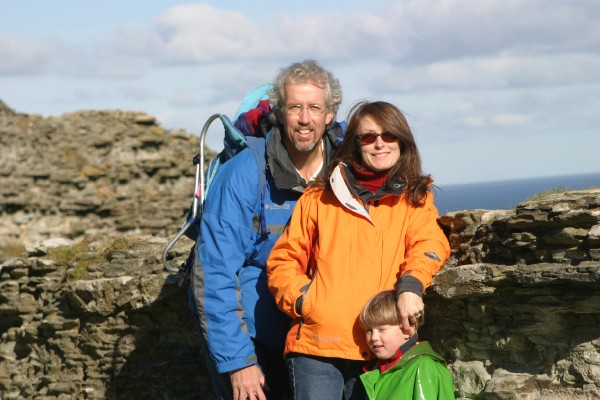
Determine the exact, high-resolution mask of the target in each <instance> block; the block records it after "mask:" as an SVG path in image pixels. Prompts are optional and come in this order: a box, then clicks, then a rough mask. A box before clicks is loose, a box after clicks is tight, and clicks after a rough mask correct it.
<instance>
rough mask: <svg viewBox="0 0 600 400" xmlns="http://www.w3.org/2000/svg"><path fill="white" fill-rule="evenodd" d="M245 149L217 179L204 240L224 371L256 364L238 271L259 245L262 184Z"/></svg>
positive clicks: (211, 326) (214, 338)
mask: <svg viewBox="0 0 600 400" xmlns="http://www.w3.org/2000/svg"><path fill="white" fill-rule="evenodd" d="M244 153H246V154H243V153H241V154H239V155H238V156H236V157H235V158H234V159H232V160H230V161H228V162H227V163H225V164H223V165H222V166H221V169H220V170H219V172H218V173H217V176H216V177H215V179H214V181H213V182H212V184H211V189H210V194H209V198H207V199H206V201H205V208H204V212H203V215H202V221H201V225H200V237H199V239H198V251H199V255H198V256H199V260H200V263H201V265H202V268H203V270H204V295H203V299H202V300H203V304H204V313H205V317H206V331H207V336H208V346H209V351H210V356H211V358H212V359H213V360H214V362H215V363H216V366H217V369H218V371H219V372H220V373H227V372H230V371H234V370H239V369H241V368H244V367H248V366H250V365H253V364H255V363H256V355H255V353H254V346H253V344H252V340H251V337H250V335H249V333H248V332H247V330H245V329H244V328H245V325H244V323H243V320H242V319H241V315H239V314H238V310H239V308H240V305H239V301H238V296H239V284H238V278H237V275H238V273H239V271H240V269H241V268H242V267H243V265H244V263H245V261H246V259H247V258H248V256H249V252H250V248H251V243H253V238H254V234H255V233H254V231H253V229H252V215H253V207H254V206H255V202H256V198H257V195H256V191H257V185H258V182H257V179H258V178H257V176H258V168H257V166H256V162H254V160H253V159H252V155H251V154H249V152H244Z"/></svg>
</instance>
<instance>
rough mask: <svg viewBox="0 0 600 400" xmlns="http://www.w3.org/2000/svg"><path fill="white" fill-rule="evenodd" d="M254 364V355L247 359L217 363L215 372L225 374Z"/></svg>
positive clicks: (255, 360)
mask: <svg viewBox="0 0 600 400" xmlns="http://www.w3.org/2000/svg"><path fill="white" fill-rule="evenodd" d="M256 362H257V359H256V355H252V356H251V357H248V358H247V359H243V358H237V359H235V360H231V361H225V362H221V363H217V365H216V366H217V370H218V371H219V373H220V374H226V373H228V372H231V371H235V370H238V369H241V368H246V367H249V366H251V365H254V364H256Z"/></svg>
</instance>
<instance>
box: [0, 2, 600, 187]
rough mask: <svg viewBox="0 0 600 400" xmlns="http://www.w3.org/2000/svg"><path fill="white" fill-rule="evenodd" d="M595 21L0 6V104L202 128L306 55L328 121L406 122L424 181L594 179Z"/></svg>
mask: <svg viewBox="0 0 600 400" xmlns="http://www.w3.org/2000/svg"><path fill="white" fill-rule="evenodd" d="M599 21H600V0H502V1H500V0H370V1H363V0H356V1H346V0H329V1H323V0H320V1H314V0H305V1H303V2H301V3H295V2H288V1H281V0H278V1H275V0H255V1H248V0H225V1H223V0H220V1H216V0H214V1H204V2H186V3H183V2H178V1H166V0H119V1H114V0H104V1H102V2H100V1H97V2H83V1H76V0H70V1H67V0H53V1H47V0H27V1H14V0H0V99H1V100H2V101H4V102H5V103H6V104H7V105H8V106H9V107H11V108H12V109H14V110H15V111H17V112H21V113H26V114H41V115H43V116H60V115H61V114H63V113H67V112H74V111H79V110H106V109H121V110H126V111H142V112H146V113H148V114H150V115H152V116H154V117H156V118H157V120H158V122H159V124H160V125H161V126H162V127H163V128H166V129H185V130H187V131H189V132H191V133H194V134H199V133H200V131H201V130H202V127H203V125H204V123H205V121H206V120H207V119H208V118H209V117H210V116H211V115H213V114H215V113H223V114H226V115H228V116H230V117H233V116H234V114H235V111H236V110H237V106H238V105H239V103H240V101H241V99H242V98H243V97H244V95H245V94H246V93H247V92H248V91H249V90H251V89H252V88H254V87H256V86H258V85H261V84H263V83H268V82H271V81H272V79H273V77H274V76H275V75H276V74H277V72H278V71H279V69H280V68H282V67H285V66H287V65H289V64H291V63H292V62H295V61H301V60H304V59H308V58H310V59H316V60H317V61H318V62H319V63H320V64H321V65H323V66H324V67H325V68H327V69H328V70H330V71H331V72H332V73H333V74H334V75H335V76H336V77H337V78H338V79H339V80H340V82H341V84H342V88H343V96H344V101H343V103H342V105H341V106H340V109H339V111H338V115H337V118H338V120H343V119H345V118H346V114H347V111H348V110H349V109H350V107H351V106H352V105H353V104H355V103H356V102H357V101H360V100H372V101H373V100H385V101H389V102H391V103H393V104H395V105H397V106H398V107H399V108H400V109H401V110H402V111H403V112H404V113H405V114H406V116H407V119H408V121H409V124H410V125H411V127H412V130H413V134H414V135H415V138H416V141H417V145H418V146H419V150H420V153H421V157H422V160H423V169H424V172H425V173H428V174H432V176H433V177H434V180H435V183H436V185H441V186H443V185H448V184H458V183H474V182H488V181H501V180H512V179H524V178H534V177H546V176H560V175H580V174H588V173H597V172H600V156H599V155H598V154H599V153H600V150H599V149H600V128H599V127H600V22H599ZM221 131H222V130H221V129H218V128H217V127H216V126H215V127H214V128H211V130H210V131H209V134H208V136H207V145H208V146H209V147H211V148H213V149H215V150H219V149H220V148H221V147H222V145H221V143H222V132H221ZM0 151H1V150H0ZM192 156H193V154H190V159H191V157H192Z"/></svg>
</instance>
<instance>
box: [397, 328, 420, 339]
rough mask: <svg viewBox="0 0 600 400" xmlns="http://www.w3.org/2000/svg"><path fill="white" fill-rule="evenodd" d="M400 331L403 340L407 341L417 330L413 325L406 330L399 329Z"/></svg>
mask: <svg viewBox="0 0 600 400" xmlns="http://www.w3.org/2000/svg"><path fill="white" fill-rule="evenodd" d="M400 330H401V331H402V335H403V336H404V340H408V339H410V337H411V336H412V335H414V334H415V332H416V331H417V328H416V327H415V326H414V325H411V326H410V328H408V329H404V328H402V327H400Z"/></svg>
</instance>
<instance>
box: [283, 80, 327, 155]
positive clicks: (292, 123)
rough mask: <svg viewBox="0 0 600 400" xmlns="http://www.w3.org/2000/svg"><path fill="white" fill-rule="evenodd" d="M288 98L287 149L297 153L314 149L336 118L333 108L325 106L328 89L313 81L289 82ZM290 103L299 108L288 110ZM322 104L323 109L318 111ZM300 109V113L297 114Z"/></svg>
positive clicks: (286, 92)
mask: <svg viewBox="0 0 600 400" xmlns="http://www.w3.org/2000/svg"><path fill="white" fill-rule="evenodd" d="M285 99H286V102H285V104H284V107H283V115H284V121H285V122H284V125H285V133H286V142H287V143H286V148H287V149H288V151H294V150H293V149H295V151H298V152H311V151H312V150H314V149H315V147H316V145H317V144H318V143H319V142H320V140H321V138H322V137H323V134H324V133H325V127H326V126H327V124H328V123H329V122H331V119H332V118H333V111H331V110H328V109H326V108H325V89H323V88H320V87H318V86H315V85H313V84H312V83H293V84H288V85H286V86H285ZM290 106H298V107H295V109H296V111H290V112H288V110H289V109H290ZM319 107H320V108H321V109H322V110H323V109H324V112H322V113H320V114H319V113H318V108H319ZM293 108H294V107H293ZM311 109H312V110H311ZM298 110H299V114H297V115H295V114H296V113H297V111H298ZM315 111H316V112H315ZM314 114H318V115H314Z"/></svg>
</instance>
